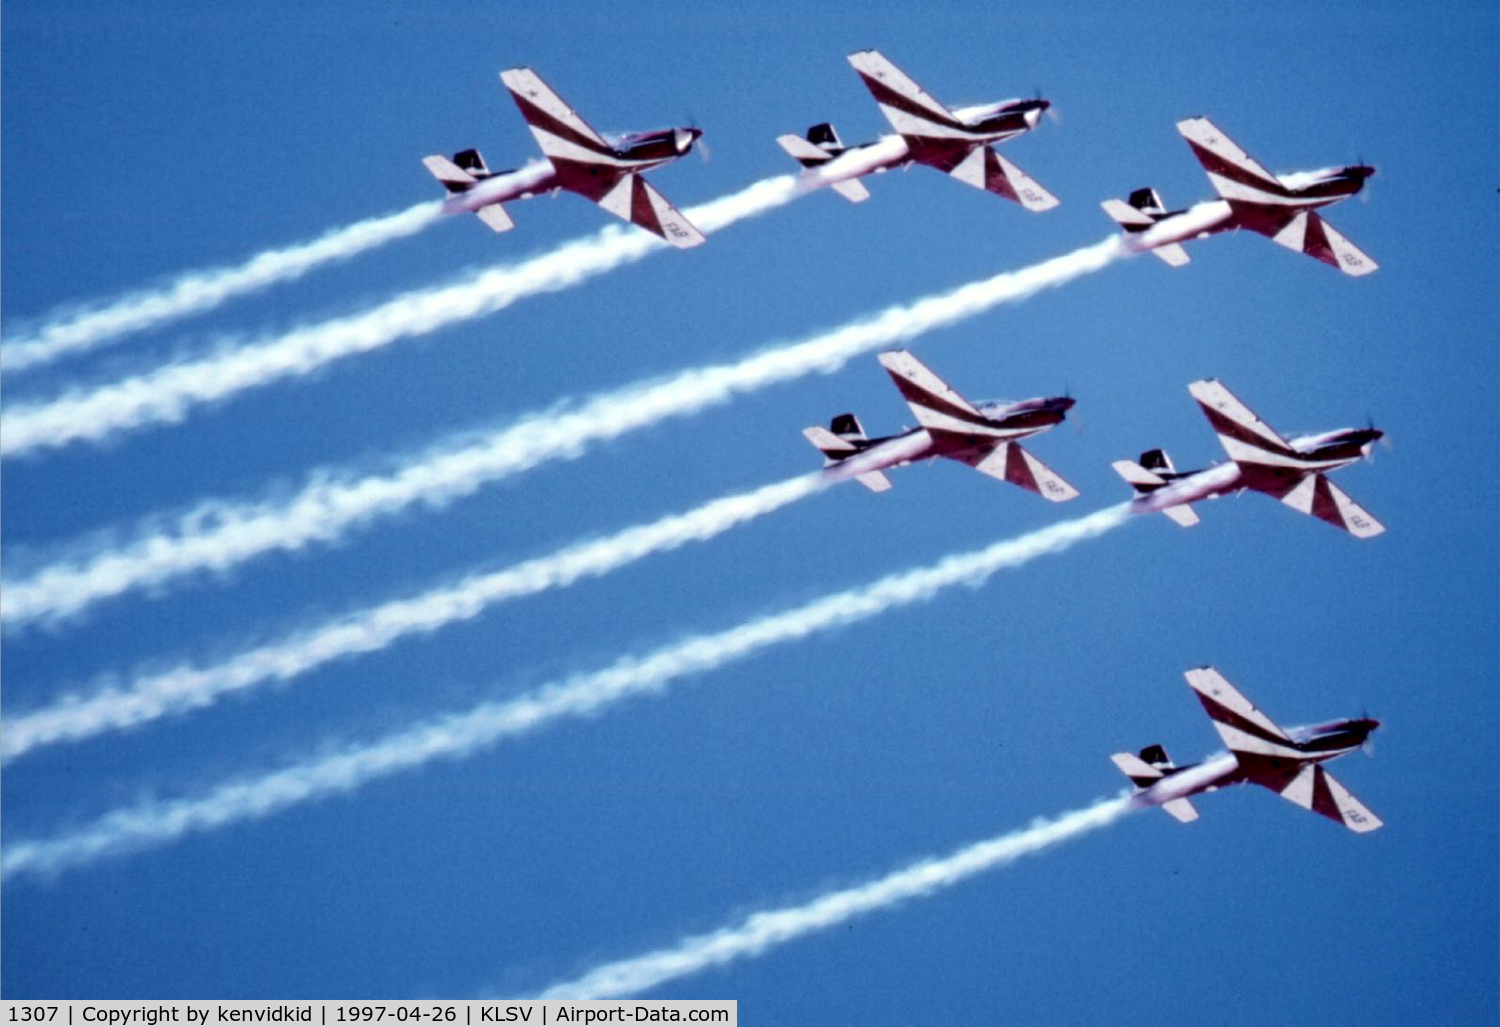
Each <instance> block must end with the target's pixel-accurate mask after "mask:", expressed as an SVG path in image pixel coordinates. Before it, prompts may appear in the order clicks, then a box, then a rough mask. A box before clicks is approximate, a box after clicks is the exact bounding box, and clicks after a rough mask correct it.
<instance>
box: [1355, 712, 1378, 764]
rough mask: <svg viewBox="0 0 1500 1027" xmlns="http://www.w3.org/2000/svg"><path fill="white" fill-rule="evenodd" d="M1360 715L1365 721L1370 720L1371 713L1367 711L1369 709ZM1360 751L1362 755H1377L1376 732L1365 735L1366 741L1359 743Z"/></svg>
mask: <svg viewBox="0 0 1500 1027" xmlns="http://www.w3.org/2000/svg"><path fill="white" fill-rule="evenodd" d="M1359 715H1360V718H1361V719H1363V720H1369V719H1370V711H1369V710H1367V709H1361V710H1360V713H1359ZM1359 751H1360V752H1362V753H1364V754H1365V755H1366V756H1370V757H1373V756H1374V755H1375V732H1374V731H1371V732H1370V733H1369V734H1367V735H1365V740H1364V741H1363V742H1360V743H1359Z"/></svg>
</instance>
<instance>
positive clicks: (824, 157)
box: [776, 132, 837, 168]
mask: <svg viewBox="0 0 1500 1027" xmlns="http://www.w3.org/2000/svg"><path fill="white" fill-rule="evenodd" d="M776 142H777V143H778V144H779V145H780V146H781V148H782V149H783V150H785V151H786V152H787V153H788V154H790V155H791V156H792V157H793V158H794V159H795V160H796V161H797V163H798V164H801V165H802V166H803V167H804V168H812V167H817V166H818V165H819V164H827V163H828V162H829V161H831V160H833V158H834V157H835V156H837V154H836V153H829V152H828V151H827V150H825V149H823V148H822V147H821V146H818V145H816V144H815V143H810V142H808V141H807V140H806V139H803V138H802V137H801V136H798V135H792V134H791V133H790V132H788V133H787V134H786V135H782V136H777V137H776Z"/></svg>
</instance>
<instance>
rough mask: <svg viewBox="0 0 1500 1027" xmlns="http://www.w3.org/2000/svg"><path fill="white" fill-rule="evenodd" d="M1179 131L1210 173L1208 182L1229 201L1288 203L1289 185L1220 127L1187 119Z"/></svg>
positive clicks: (1178, 126)
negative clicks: (1283, 182)
mask: <svg viewBox="0 0 1500 1027" xmlns="http://www.w3.org/2000/svg"><path fill="white" fill-rule="evenodd" d="M1177 131H1179V132H1181V133H1182V137H1183V138H1184V139H1186V140H1187V144H1188V146H1189V147H1190V148H1191V149H1192V151H1193V156H1195V157H1197V158H1198V163H1200V164H1202V165H1203V170H1204V171H1207V172H1208V180H1209V181H1210V182H1212V183H1213V186H1214V188H1215V189H1216V190H1218V193H1219V195H1220V196H1222V197H1223V198H1224V199H1226V200H1231V201H1234V200H1240V201H1248V202H1250V203H1272V204H1276V203H1285V202H1286V200H1287V197H1288V196H1289V194H1288V192H1287V188H1286V186H1284V185H1282V184H1281V182H1280V181H1279V180H1278V179H1277V178H1276V176H1275V175H1273V174H1271V173H1270V172H1269V171H1267V170H1266V169H1265V168H1264V167H1262V166H1261V165H1260V163H1259V162H1258V161H1256V159H1255V158H1254V157H1252V156H1250V155H1249V154H1248V153H1246V152H1245V151H1244V150H1242V149H1241V148H1240V147H1239V146H1238V145H1237V144H1236V143H1235V142H1234V140H1232V139H1230V138H1229V137H1228V136H1226V135H1225V134H1224V133H1223V132H1221V131H1220V130H1219V127H1218V126H1217V125H1215V124H1214V123H1213V122H1212V121H1209V120H1208V119H1207V118H1187V119H1185V120H1183V121H1179V122H1178V123H1177Z"/></svg>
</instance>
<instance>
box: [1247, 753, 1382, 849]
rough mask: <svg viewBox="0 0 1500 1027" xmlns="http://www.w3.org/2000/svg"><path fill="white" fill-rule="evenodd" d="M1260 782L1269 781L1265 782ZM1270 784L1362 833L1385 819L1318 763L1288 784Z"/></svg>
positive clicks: (1277, 790) (1306, 806) (1262, 782)
mask: <svg viewBox="0 0 1500 1027" xmlns="http://www.w3.org/2000/svg"><path fill="white" fill-rule="evenodd" d="M1252 780H1254V779H1253V778H1252ZM1256 783H1257V784H1266V782H1264V781H1256ZM1277 785H1279V787H1277ZM1269 787H1272V788H1273V790H1274V791H1276V792H1277V793H1278V794H1279V795H1280V796H1281V797H1282V798H1283V799H1286V800H1288V801H1290V802H1295V803H1296V804H1297V805H1298V806H1301V807H1302V808H1303V809H1308V810H1312V811H1313V812H1314V813H1319V814H1321V815H1323V816H1325V817H1327V818H1328V819H1329V820H1333V821H1336V822H1337V823H1340V824H1343V825H1344V826H1345V827H1347V828H1348V829H1349V830H1351V831H1354V832H1357V833H1359V834H1364V833H1365V832H1366V831H1373V830H1375V829H1376V828H1377V827H1380V826H1381V823H1382V822H1381V819H1380V818H1379V817H1377V816H1376V815H1375V814H1374V813H1371V812H1370V809H1369V807H1367V806H1366V805H1365V804H1364V803H1362V802H1360V801H1359V800H1358V799H1356V798H1355V797H1354V796H1353V795H1350V794H1349V789H1347V788H1345V787H1344V786H1343V785H1341V784H1339V782H1338V780H1337V779H1336V778H1335V777H1334V776H1333V775H1332V774H1330V773H1329V772H1328V771H1326V770H1324V769H1323V768H1322V767H1321V766H1320V765H1318V764H1315V763H1313V764H1308V765H1306V766H1304V767H1302V769H1301V770H1299V771H1297V773H1296V774H1295V775H1293V776H1292V777H1291V778H1290V780H1287V781H1285V783H1281V782H1276V783H1275V784H1272V785H1269Z"/></svg>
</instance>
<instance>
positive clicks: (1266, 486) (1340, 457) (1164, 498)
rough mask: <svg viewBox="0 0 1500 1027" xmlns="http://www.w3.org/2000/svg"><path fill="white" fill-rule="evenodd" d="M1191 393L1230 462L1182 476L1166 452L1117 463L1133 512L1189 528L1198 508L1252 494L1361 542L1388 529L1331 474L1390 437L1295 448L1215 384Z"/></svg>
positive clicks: (1333, 435) (1302, 441)
mask: <svg viewBox="0 0 1500 1027" xmlns="http://www.w3.org/2000/svg"><path fill="white" fill-rule="evenodd" d="M1188 391H1189V392H1191V393H1192V394H1193V398H1194V399H1196V400H1197V401H1198V406H1199V407H1201V408H1202V410H1203V413H1204V415H1205V416H1207V417H1208V422H1209V424H1211V425H1213V429H1214V431H1215V432H1217V433H1218V436H1219V441H1220V442H1221V443H1223V445H1224V450H1225V452H1227V453H1228V454H1229V461H1230V462H1229V463H1226V464H1215V465H1214V466H1212V467H1208V468H1205V469H1204V470H1201V471H1189V472H1184V473H1179V472H1178V471H1177V469H1176V468H1175V467H1173V466H1172V460H1171V458H1170V457H1168V456H1167V454H1166V453H1165V452H1164V451H1162V450H1160V449H1153V450H1151V451H1150V452H1147V453H1142V454H1141V462H1140V463H1134V462H1132V461H1130V460H1116V461H1115V462H1114V464H1113V467H1114V469H1115V472H1116V473H1117V474H1119V475H1120V477H1122V478H1124V479H1125V480H1126V481H1127V482H1129V483H1130V484H1131V485H1132V486H1133V487H1134V488H1135V491H1136V494H1137V498H1136V499H1135V500H1134V501H1133V502H1132V503H1131V508H1132V511H1133V512H1135V513H1154V512H1158V511H1159V512H1161V513H1164V514H1166V515H1167V516H1168V517H1170V518H1172V520H1174V521H1176V522H1177V523H1178V524H1180V525H1182V526H1183V527H1184V528H1188V527H1192V526H1193V525H1194V524H1197V523H1198V515H1197V514H1196V513H1195V512H1194V511H1193V508H1192V506H1191V505H1190V504H1192V503H1195V502H1197V501H1198V500H1200V499H1216V498H1218V497H1219V496H1222V495H1225V494H1226V493H1230V492H1239V491H1241V490H1243V489H1250V490H1252V491H1254V492H1264V493H1266V494H1267V495H1270V496H1273V497H1275V498H1276V499H1279V500H1281V501H1282V502H1283V503H1285V504H1286V505H1287V506H1289V507H1291V508H1292V509H1293V510H1300V511H1301V512H1302V513H1305V514H1312V515H1313V516H1314V517H1317V518H1319V519H1320V520H1324V521H1327V522H1328V523H1329V524H1331V525H1333V526H1334V527H1335V528H1343V529H1344V530H1345V531H1347V532H1349V533H1350V534H1351V535H1354V536H1355V537H1356V538H1371V537H1372V536H1375V535H1379V534H1380V533H1381V532H1382V531H1384V530H1385V526H1384V525H1382V524H1381V523H1380V522H1379V521H1377V520H1376V519H1375V518H1374V517H1371V516H1370V515H1369V514H1368V513H1366V512H1365V510H1364V508H1363V507H1361V506H1360V505H1359V504H1358V503H1356V502H1355V501H1354V500H1352V499H1350V498H1349V497H1348V496H1347V495H1345V493H1344V491H1343V490H1342V489H1340V488H1339V487H1338V486H1337V485H1335V484H1334V483H1333V482H1331V481H1329V480H1328V477H1327V474H1326V473H1325V472H1328V471H1332V470H1336V469H1337V468H1340V467H1345V466H1347V465H1349V464H1352V463H1355V462H1356V461H1358V460H1359V459H1360V458H1361V457H1367V456H1369V455H1370V447H1371V446H1372V445H1374V443H1375V441H1376V440H1377V439H1379V438H1380V437H1381V436H1382V435H1383V434H1384V433H1383V432H1381V431H1380V430H1379V429H1377V428H1374V427H1368V428H1340V429H1338V430H1336V431H1329V432H1323V433H1321V434H1318V435H1301V436H1298V437H1297V438H1295V439H1291V440H1290V441H1289V440H1287V439H1284V438H1282V437H1281V436H1280V435H1278V434H1276V432H1275V430H1274V429H1272V428H1271V426H1270V425H1268V424H1266V422H1264V421H1262V420H1261V419H1260V418H1259V417H1256V416H1255V414H1254V413H1252V412H1251V410H1250V408H1249V407H1247V406H1245V404H1243V403H1241V402H1240V401H1239V400H1238V399H1236V398H1235V396H1234V394H1233V393H1231V392H1230V391H1229V390H1228V389H1226V388H1225V387H1224V386H1223V385H1221V384H1220V383H1219V382H1217V381H1215V380H1214V379H1212V378H1205V379H1204V380H1203V381H1198V382H1194V383H1193V384H1191V385H1189V386H1188Z"/></svg>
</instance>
